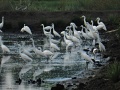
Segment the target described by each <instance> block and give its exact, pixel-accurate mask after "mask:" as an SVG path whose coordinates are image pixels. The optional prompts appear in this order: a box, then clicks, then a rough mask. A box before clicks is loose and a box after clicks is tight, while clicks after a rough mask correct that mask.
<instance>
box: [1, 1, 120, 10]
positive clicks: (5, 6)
mask: <svg viewBox="0 0 120 90" xmlns="http://www.w3.org/2000/svg"><path fill="white" fill-rule="evenodd" d="M0 10H30V11H31V10H34V11H78V10H120V1H119V0H104V1H103V0H0Z"/></svg>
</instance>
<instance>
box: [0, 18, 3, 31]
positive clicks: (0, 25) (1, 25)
mask: <svg viewBox="0 0 120 90" xmlns="http://www.w3.org/2000/svg"><path fill="white" fill-rule="evenodd" d="M3 25H4V16H2V22H1V23H0V29H2V28H3Z"/></svg>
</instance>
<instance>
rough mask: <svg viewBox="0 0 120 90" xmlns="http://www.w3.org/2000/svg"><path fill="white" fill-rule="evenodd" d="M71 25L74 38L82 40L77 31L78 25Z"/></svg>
mask: <svg viewBox="0 0 120 90" xmlns="http://www.w3.org/2000/svg"><path fill="white" fill-rule="evenodd" d="M70 25H71V26H72V28H73V33H74V36H75V37H77V38H78V39H81V38H80V34H79V33H78V31H77V30H76V29H75V28H76V27H77V26H76V24H75V23H72V24H71V23H70Z"/></svg>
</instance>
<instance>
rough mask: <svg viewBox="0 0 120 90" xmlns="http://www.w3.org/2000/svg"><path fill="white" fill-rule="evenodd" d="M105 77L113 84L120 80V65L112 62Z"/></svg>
mask: <svg viewBox="0 0 120 90" xmlns="http://www.w3.org/2000/svg"><path fill="white" fill-rule="evenodd" d="M107 77H108V78H109V79H111V80H112V81H113V82H118V81H119V80H120V63H119V62H116V61H115V62H114V63H112V64H110V65H109V66H108V69H107Z"/></svg>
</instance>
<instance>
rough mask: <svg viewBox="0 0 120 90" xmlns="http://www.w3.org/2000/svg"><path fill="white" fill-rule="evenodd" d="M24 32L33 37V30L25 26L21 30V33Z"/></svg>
mask: <svg viewBox="0 0 120 90" xmlns="http://www.w3.org/2000/svg"><path fill="white" fill-rule="evenodd" d="M24 31H25V32H27V33H29V34H30V35H32V32H31V29H30V28H29V27H28V26H26V25H25V24H24V27H23V28H22V29H21V32H24Z"/></svg>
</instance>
